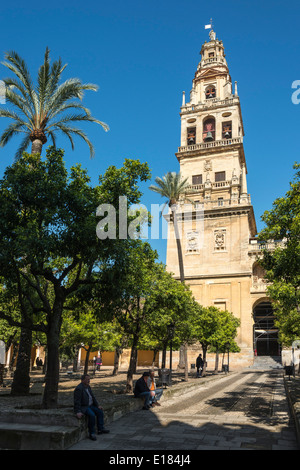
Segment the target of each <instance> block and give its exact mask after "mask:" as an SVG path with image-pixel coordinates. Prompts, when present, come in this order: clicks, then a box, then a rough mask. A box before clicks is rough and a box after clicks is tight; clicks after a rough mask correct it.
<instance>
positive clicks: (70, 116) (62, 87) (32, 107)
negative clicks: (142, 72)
mask: <svg viewBox="0 0 300 470" xmlns="http://www.w3.org/2000/svg"><path fill="white" fill-rule="evenodd" d="M3 65H4V66H5V67H7V68H8V69H9V70H10V71H11V72H13V73H14V77H13V78H7V79H5V81H4V83H5V86H6V98H7V102H8V104H9V105H10V107H11V108H12V109H3V108H1V107H0V117H6V118H10V119H12V120H13V121H14V122H13V123H12V124H11V125H10V126H9V127H8V128H7V129H6V130H5V131H4V133H3V135H2V140H1V141H0V142H2V145H5V144H6V143H7V142H8V141H9V140H10V139H11V137H13V136H14V135H16V134H17V133H18V132H25V133H27V136H26V137H25V139H24V140H23V142H22V143H21V145H20V148H19V149H18V151H17V158H19V157H20V156H21V154H22V152H23V151H24V149H26V148H27V146H28V145H29V143H30V140H32V142H33V141H34V140H40V142H41V146H42V145H43V144H44V143H45V142H46V135H48V136H49V137H50V139H51V141H52V143H53V145H54V146H56V132H57V131H61V132H63V133H64V134H65V135H66V136H67V137H68V138H69V140H70V143H71V146H72V149H74V141H73V135H77V136H79V137H80V138H82V139H83V140H84V141H85V142H86V143H87V144H88V146H89V149H90V154H91V157H93V156H94V147H93V145H92V143H91V142H90V140H89V138H88V137H87V135H86V134H85V133H84V132H83V131H82V130H81V129H78V128H75V127H72V126H70V125H68V123H72V122H83V121H87V122H95V123H96V124H99V125H101V126H102V127H103V129H104V130H105V131H108V130H109V126H108V125H107V124H106V123H105V122H103V121H100V120H98V119H96V118H94V117H93V116H92V114H91V111H90V110H89V109H88V108H86V107H85V106H83V105H82V104H81V103H80V102H77V101H76V100H80V101H81V100H82V99H83V96H84V92H85V91H86V90H92V91H97V90H98V86H97V85H95V84H93V83H82V82H81V81H80V80H79V79H78V78H70V79H68V80H66V81H65V82H63V83H61V84H59V82H60V78H61V74H62V72H63V71H64V69H65V68H66V64H65V65H63V64H62V61H61V59H59V60H57V61H55V62H54V63H53V64H52V66H50V50H49V49H48V47H47V48H46V51H45V54H44V61H43V64H42V65H41V66H40V68H39V70H38V75H37V84H36V88H34V86H33V82H32V79H31V76H30V73H29V70H28V68H27V66H26V63H25V61H24V60H23V59H22V58H21V57H20V56H19V55H18V54H17V53H16V52H14V51H12V52H7V53H6V54H5V62H3Z"/></svg>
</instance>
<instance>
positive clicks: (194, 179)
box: [192, 175, 202, 184]
mask: <svg viewBox="0 0 300 470" xmlns="http://www.w3.org/2000/svg"><path fill="white" fill-rule="evenodd" d="M192 183H193V184H202V175H193V176H192Z"/></svg>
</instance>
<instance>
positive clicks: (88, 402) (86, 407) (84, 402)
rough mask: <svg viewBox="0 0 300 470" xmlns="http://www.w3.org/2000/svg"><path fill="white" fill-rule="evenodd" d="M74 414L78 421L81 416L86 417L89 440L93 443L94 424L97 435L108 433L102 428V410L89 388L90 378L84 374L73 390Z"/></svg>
mask: <svg viewBox="0 0 300 470" xmlns="http://www.w3.org/2000/svg"><path fill="white" fill-rule="evenodd" d="M74 412H75V413H76V416H77V418H78V419H80V418H82V416H83V415H86V416H87V417H88V430H89V438H90V439H92V440H93V441H95V440H96V439H97V438H96V422H97V430H98V434H104V433H108V432H109V430H108V429H106V428H105V427H104V413H103V408H102V407H101V406H99V404H98V402H97V400H96V397H95V395H94V394H93V392H92V389H91V387H90V376H89V375H88V374H84V375H83V376H82V377H81V383H80V384H79V385H77V387H76V388H75V390H74Z"/></svg>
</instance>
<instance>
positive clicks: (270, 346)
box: [252, 297, 281, 356]
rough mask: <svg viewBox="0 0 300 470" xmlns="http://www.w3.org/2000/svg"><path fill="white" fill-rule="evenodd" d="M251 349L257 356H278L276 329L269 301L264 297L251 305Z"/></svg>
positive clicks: (278, 347) (278, 345) (278, 346)
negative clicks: (252, 321)
mask: <svg viewBox="0 0 300 470" xmlns="http://www.w3.org/2000/svg"><path fill="white" fill-rule="evenodd" d="M252 314H253V320H254V324H253V349H254V354H255V355H257V356H280V354H281V350H280V344H279V342H278V328H276V326H275V324H274V320H275V317H274V312H273V308H272V304H271V302H270V300H269V299H268V298H267V297H265V298H263V299H259V300H257V301H256V302H255V304H254V305H253V313H252Z"/></svg>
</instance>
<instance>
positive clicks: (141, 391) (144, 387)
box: [133, 372, 155, 410]
mask: <svg viewBox="0 0 300 470" xmlns="http://www.w3.org/2000/svg"><path fill="white" fill-rule="evenodd" d="M149 377H150V374H149V372H144V373H143V375H142V377H140V378H139V379H138V380H137V381H136V383H135V387H134V391H133V393H134V396H135V398H144V399H145V401H144V406H143V410H149V408H150V406H151V402H152V397H154V396H155V392H154V391H150V389H149V387H148V384H147V381H148V378H149Z"/></svg>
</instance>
